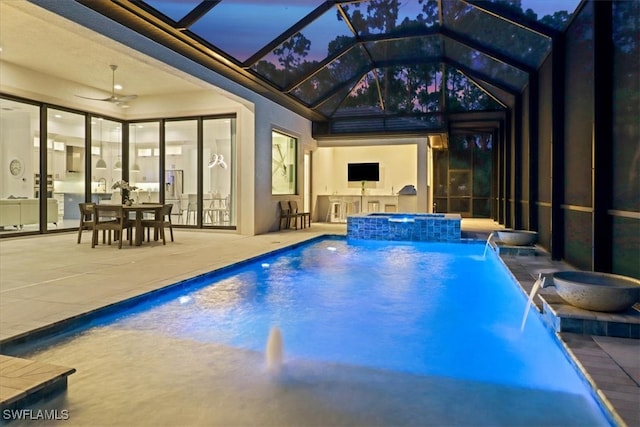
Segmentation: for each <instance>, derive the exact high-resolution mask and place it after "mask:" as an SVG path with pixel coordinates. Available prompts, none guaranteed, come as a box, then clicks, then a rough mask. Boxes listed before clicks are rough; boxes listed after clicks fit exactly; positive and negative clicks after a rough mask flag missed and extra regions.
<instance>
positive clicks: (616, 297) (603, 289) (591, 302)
mask: <svg viewBox="0 0 640 427" xmlns="http://www.w3.org/2000/svg"><path fill="white" fill-rule="evenodd" d="M550 282H552V284H550V285H551V286H554V287H555V288H556V292H557V293H558V295H560V297H562V299H563V300H565V301H566V302H568V303H569V304H571V305H573V306H575V307H579V308H583V309H585V310H591V311H604V312H619V311H626V310H628V309H629V308H631V306H633V304H635V303H636V302H637V301H638V300H639V299H640V280H638V279H634V278H631V277H626V276H619V275H616V274H608V273H596V272H590V271H559V272H556V273H553V280H552V281H550ZM547 285H549V283H547Z"/></svg>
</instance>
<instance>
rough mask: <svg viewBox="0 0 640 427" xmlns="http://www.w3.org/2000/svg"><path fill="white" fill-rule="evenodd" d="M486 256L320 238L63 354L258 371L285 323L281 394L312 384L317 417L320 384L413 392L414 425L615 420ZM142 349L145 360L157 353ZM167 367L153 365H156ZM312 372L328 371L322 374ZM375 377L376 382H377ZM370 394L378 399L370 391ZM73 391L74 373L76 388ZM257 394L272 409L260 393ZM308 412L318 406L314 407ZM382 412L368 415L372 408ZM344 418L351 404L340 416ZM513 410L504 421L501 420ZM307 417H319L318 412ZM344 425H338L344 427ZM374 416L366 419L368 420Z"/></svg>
mask: <svg viewBox="0 0 640 427" xmlns="http://www.w3.org/2000/svg"><path fill="white" fill-rule="evenodd" d="M483 251H484V245H482V244H452V243H411V244H410V243H390V242H377V241H363V240H356V241H352V240H343V239H327V240H320V241H315V242H313V243H311V244H307V245H302V246H300V247H298V248H295V249H293V250H289V251H285V252H283V253H280V254H277V255H274V256H269V257H265V258H262V259H260V260H259V261H257V262H254V263H248V264H245V265H243V266H241V267H238V268H234V269H231V270H229V271H227V272H226V273H223V274H215V275H213V276H212V277H209V278H206V277H204V278H201V279H198V280H197V281H195V282H193V283H191V284H190V285H189V286H184V287H181V288H178V289H176V290H174V291H171V292H170V293H167V294H165V295H163V296H162V297H160V298H157V299H154V300H149V301H147V302H146V303H144V304H142V305H140V306H137V307H136V308H135V309H131V310H128V311H125V312H122V313H118V314H117V315H115V316H110V317H109V318H105V319H102V320H97V321H95V322H93V325H92V326H91V327H90V328H87V329H85V330H83V331H80V332H76V333H74V334H73V335H71V336H66V337H65V338H64V339H61V341H63V343H62V344H61V345H62V348H64V349H65V351H67V352H72V351H74V350H73V348H74V347H73V346H74V342H75V341H78V342H79V343H85V344H86V343H87V342H88V341H87V340H90V339H92V337H95V338H96V339H107V338H105V337H106V336H107V335H108V336H109V338H108V340H109V345H108V346H107V347H111V346H116V347H117V346H118V344H114V343H115V342H116V341H117V339H119V338H114V337H122V336H127V337H129V336H132V335H135V336H136V337H138V338H136V340H138V339H140V338H139V337H142V336H143V337H144V338H143V339H149V340H150V341H149V342H152V343H154V344H152V346H154V345H157V347H158V352H160V353H162V354H163V356H162V357H163V358H164V359H166V358H168V357H170V356H167V355H166V353H167V352H168V351H170V350H167V349H165V346H164V344H163V343H165V342H166V343H167V344H166V347H167V348H176V349H177V348H183V349H185V348H191V347H194V346H195V347H196V348H198V349H202V348H207V349H210V348H214V347H212V346H216V347H215V348H216V349H217V348H218V347H219V346H222V347H224V348H225V349H234V350H233V351H236V352H242V353H243V354H251V355H254V356H252V357H253V359H251V360H252V361H253V362H251V363H250V364H252V365H255V364H256V360H258V361H260V360H262V359H263V356H261V355H263V354H264V351H265V345H266V339H267V336H268V334H269V329H270V328H271V327H272V326H278V327H279V328H280V330H281V332H282V336H283V340H284V367H285V369H286V372H287V375H285V377H284V378H283V379H282V382H281V383H280V384H279V386H278V387H280V389H279V390H280V392H283V393H284V392H285V391H284V390H285V389H286V390H287V391H288V392H290V393H293V394H297V397H296V399H300V396H299V394H300V393H301V392H302V390H306V389H305V387H306V386H308V387H310V389H309V390H307V391H306V393H310V394H311V393H313V394H314V399H312V400H313V402H315V403H314V404H317V402H318V401H320V400H321V401H322V402H323V405H322V406H323V408H324V409H322V410H319V409H316V410H318V411H320V412H321V413H324V412H322V411H325V412H326V411H327V409H326V407H327V406H329V407H331V408H333V405H338V403H336V402H334V401H333V400H332V401H331V403H327V401H325V400H324V399H335V397H332V398H329V397H327V396H324V395H323V397H322V399H320V398H319V397H318V396H317V394H319V393H321V392H320V391H318V390H319V389H318V387H320V390H325V389H329V388H330V387H337V388H339V389H340V390H339V391H336V392H332V393H331V394H332V395H333V396H341V395H342V393H346V392H345V391H344V389H347V390H349V392H348V393H347V394H348V395H349V396H351V397H350V398H349V399H351V401H352V405H355V406H354V407H355V408H357V407H358V406H359V405H360V403H358V402H359V400H357V399H358V398H354V397H353V396H354V393H355V396H360V394H358V393H361V394H362V395H363V396H364V395H366V397H362V399H363V401H368V400H367V399H369V400H371V401H373V402H377V401H379V400H376V399H384V400H385V401H389V400H390V399H391V397H389V396H386V397H381V396H382V395H384V393H387V392H389V393H391V392H392V391H393V390H396V389H398V390H400V389H401V390H402V391H401V392H400V391H396V392H394V396H401V395H402V394H404V393H409V394H410V395H411V396H412V397H411V399H416V396H418V400H417V402H421V401H422V400H423V399H427V400H425V402H424V403H420V404H419V405H418V404H417V403H416V405H417V406H418V408H413V409H407V408H404V409H401V410H402V411H409V412H411V411H414V415H415V414H417V415H415V417H417V419H412V420H413V421H412V422H410V423H417V424H428V423H423V421H424V418H420V417H423V415H422V413H421V411H426V412H427V414H426V415H424V416H427V417H432V416H434V417H436V418H434V419H433V420H432V421H433V424H434V425H468V423H469V420H470V419H476V418H473V417H474V416H472V415H469V417H470V418H461V419H460V420H457V419H455V416H454V415H448V414H451V411H450V410H449V409H450V408H448V409H447V410H446V411H445V412H443V413H442V415H437V409H435V407H438V408H440V407H444V406H446V405H452V404H453V403H452V402H455V404H457V405H462V406H464V405H465V404H466V403H465V400H469V403H468V404H469V408H471V409H468V410H469V411H470V412H473V411H483V412H484V411H486V413H483V414H482V415H481V416H482V417H485V419H486V420H488V425H500V424H502V425H510V422H511V421H513V422H516V423H517V424H520V425H534V424H536V423H545V424H547V425H550V424H548V423H559V424H558V425H609V423H608V421H607V418H606V417H605V415H604V414H603V413H602V411H601V410H600V408H599V406H598V404H597V402H596V401H595V400H594V399H593V397H592V393H591V391H590V390H589V388H588V387H587V386H586V385H585V383H584V381H583V380H582V378H581V377H580V376H579V375H578V373H577V372H576V370H575V368H574V367H573V366H572V365H571V363H570V362H569V360H568V359H567V357H566V356H565V354H564V353H563V352H562V351H561V349H560V348H559V346H558V344H557V343H556V341H555V339H554V338H553V336H552V335H551V334H550V332H549V331H547V330H546V329H545V328H544V326H543V324H542V322H541V321H540V319H539V318H538V316H537V315H536V314H535V313H533V312H532V313H530V318H529V319H528V321H527V323H526V327H525V329H524V331H521V330H520V324H521V319H522V315H523V312H524V308H525V303H526V297H525V295H524V294H523V293H522V291H521V290H520V289H519V288H518V286H517V284H516V283H515V282H514V281H513V279H512V278H511V276H510V275H509V273H508V272H507V270H506V269H505V268H504V266H503V265H502V264H501V263H500V261H499V260H498V259H497V258H496V257H495V255H494V254H493V253H490V254H489V256H487V258H486V259H485V258H484V257H483ZM169 343H170V344H169ZM55 345H56V344H55V343H54V344H53V346H50V345H49V344H47V346H46V347H44V348H39V349H36V350H31V351H30V353H31V354H30V355H31V357H38V355H40V354H46V352H47V351H50V350H47V348H49V349H51V348H55ZM79 345H81V344H79ZM92 345H93V347H94V348H96V347H99V346H100V345H101V344H92ZM122 346H123V347H126V348H125V349H123V354H127V355H129V356H134V355H135V356H137V355H138V353H136V351H134V350H132V348H134V346H135V344H132V343H131V342H127V344H126V345H122ZM161 348H162V349H163V350H160V349H161ZM140 351H141V352H144V357H149V358H152V357H154V356H153V355H152V354H149V352H148V351H146V350H140ZM184 351H185V355H183V356H182V357H183V358H188V357H194V359H193V362H192V363H193V365H194V366H192V367H190V368H191V369H194V372H200V373H201V372H202V370H203V369H205V370H211V369H214V370H215V368H212V366H211V364H212V363H213V362H211V360H212V359H211V358H209V359H208V358H207V355H206V351H205V352H201V350H195V351H191V350H190V351H189V352H187V351H186V350H184ZM207 351H209V350H207ZM211 351H212V353H211V354H217V355H218V356H215V357H216V358H219V360H223V359H224V358H223V357H222V356H220V355H219V353H218V350H215V351H213V350H211ZM53 353H54V354H55V353H56V352H55V350H54V351H53ZM114 353H116V351H115V350H114ZM186 354H189V355H191V356H186ZM196 354H197V356H195V355H196ZM201 358H204V360H209V361H208V362H206V367H198V365H197V364H198V363H202V362H199V360H200V359H201ZM212 358H213V356H212ZM184 360H186V359H184ZM224 360H226V359H224ZM53 361H56V360H55V359H53ZM67 363H80V362H72V361H69V362H67ZM155 363H156V362H151V361H147V364H148V365H152V366H153V365H154V364H155ZM158 363H162V362H158ZM220 363H222V362H220ZM235 363H240V364H245V368H246V364H247V362H246V361H244V362H241V361H238V359H233V360H232V361H226V362H224V370H225V371H226V372H228V371H238V372H239V370H242V368H240V367H238V366H234V364H235ZM309 365H313V366H322V368H314V369H313V370H312V373H311V371H309V370H308V366H309ZM338 367H339V368H338ZM87 369H89V368H87ZM158 370H161V369H158ZM336 370H337V371H339V372H336ZM79 371H80V370H79ZM250 371H251V374H250V375H249V374H247V375H246V376H251V377H252V378H253V379H252V380H251V381H249V380H247V378H245V379H244V380H245V381H248V382H249V383H252V381H253V382H255V383H256V384H257V383H260V381H261V380H260V378H262V377H261V373H260V370H259V369H256V367H255V366H253V367H252V368H251V370H250ZM353 372H357V374H356V373H353ZM150 375H157V372H155V373H152V374H150ZM184 375H185V376H189V375H188V374H184ZM220 375H223V374H220ZM224 375H228V373H227V374H224ZM239 375H240V374H239ZM243 375H245V374H242V375H240V376H241V377H243ZM377 375H378V376H377ZM224 378H226V376H225V377H224ZM243 378H244V377H243ZM346 378H349V379H346ZM354 378H356V379H354ZM368 378H377V379H376V380H374V381H373V383H374V385H372V384H369V383H368V382H367V381H370V380H369V379H368ZM380 378H383V379H380ZM181 380H182V377H181ZM193 381H197V380H195V379H194V380H193ZM216 381H218V382H220V381H221V380H220V379H219V378H218V379H216ZM233 381H242V380H238V379H233ZM345 381H346V382H348V384H347V385H344V384H343V382H345ZM376 382H379V384H378V385H375V383H376ZM414 383H415V384H414ZM301 384H305V387H303V386H302V385H301ZM319 384H320V385H319ZM336 384H337V385H336ZM354 384H357V385H354ZM380 384H387V385H386V386H384V387H383V386H381V385H380ZM452 384H454V385H452ZM189 387H191V388H193V387H194V385H193V384H190V385H189ZM287 387H292V388H291V389H287ZM371 387H373V388H374V389H376V390H377V392H376V393H380V395H378V394H376V395H375V397H372V396H369V395H368V394H367V393H372V392H371V390H369V389H370V388H371ZM378 387H381V389H380V390H378ZM73 388H74V384H73V378H71V379H70V390H73ZM257 388H259V387H257ZM387 388H388V389H387ZM227 390H228V388H227ZM354 390H360V391H358V392H354ZM444 390H451V391H450V393H451V397H450V399H451V401H446V402H442V401H438V402H437V403H433V401H432V400H428V399H432V398H433V396H431V397H429V395H434V394H438V393H440V392H442V393H443V394H446V392H445V391H444ZM243 392H244V391H243ZM265 396H266V394H265ZM287 396H289V395H287ZM271 398H272V397H271ZM439 398H442V397H439ZM237 399H239V400H241V401H242V399H245V398H244V397H239V398H237ZM251 399H255V400H257V401H259V402H261V400H260V399H261V398H256V397H255V396H252V397H251ZM265 399H267V400H268V399H269V398H267V397H265ZM283 399H284V398H283ZM509 399H514V400H516V401H517V403H516V405H524V406H523V409H522V410H516V409H513V408H511V407H512V406H514V403H512V402H511V401H510V400H509ZM405 400H407V401H408V400H409V399H405ZM475 400H477V402H475ZM429 402H431V403H429ZM344 404H345V403H344V402H340V403H339V405H344ZM406 404H407V403H401V402H398V403H397V405H401V406H402V405H406ZM297 405H298V406H297V407H299V406H300V405H302V404H301V403H297ZM304 405H310V403H309V402H307V401H305V403H304ZM362 405H364V404H362ZM430 405H431V406H430ZM501 405H502V406H501ZM370 406H371V405H369V406H368V407H369V409H368V411H372V409H371V408H370ZM374 406H375V405H374ZM454 406H455V405H454ZM425 408H430V409H428V410H427V409H425ZM334 409H335V408H333V409H332V410H331V413H332V414H335V412H336V411H334ZM393 410H395V411H398V409H397V408H395V409H393ZM230 411H232V410H230ZM240 411H246V407H244V409H241V410H240ZM345 411H346V409H345V408H342V407H341V411H339V412H340V413H344V412H345ZM381 411H382V409H381ZM389 411H392V409H389ZM509 411H513V413H511V412H509ZM554 411H555V412H554ZM232 412H233V411H232ZM346 412H349V411H346ZM264 413H265V412H264V410H263V412H260V414H264ZM461 413H464V410H462V412H461ZM286 414H288V413H286ZM501 414H502V416H504V417H505V418H506V420H502V421H500V419H499V418H493V417H499V416H501ZM279 415H280V416H282V414H281V413H279ZM255 416H262V415H255ZM291 416H292V417H294V415H291ZM341 416H345V417H347V415H344V414H343V415H341ZM354 416H355V415H353V414H350V415H348V417H347V421H345V422H344V423H345V424H349V423H352V422H354V419H353V418H350V417H354ZM386 416H388V417H389V418H385V417H386ZM403 416H404V415H403ZM477 416H478V415H476V417H477ZM306 417H307V418H304V419H305V420H309V419H313V418H312V417H311V418H309V414H308V413H307V415H306ZM322 417H326V414H325V415H322ZM322 417H321V419H322V420H325V421H326V420H327V418H322ZM394 417H395V418H394ZM397 417H399V415H393V412H389V413H386V412H385V414H381V415H380V416H379V418H377V419H378V420H382V421H385V422H383V424H387V423H388V422H389V421H390V422H395V421H399V420H400V418H397ZM437 417H454V418H447V419H446V420H443V419H441V418H437ZM518 417H521V418H522V419H520V418H518ZM429 419H431V418H429ZM251 420H252V421H255V419H254V418H251ZM287 420H288V422H293V423H294V424H298V422H297V421H291V420H290V419H287ZM340 420H341V418H340V419H338V421H336V422H335V424H341V422H339V421H340ZM492 420H493V421H492ZM227 421H228V420H227ZM236 421H237V418H234V421H233V422H236ZM369 421H370V420H362V419H360V418H355V422H358V423H361V422H365V423H369ZM240 423H242V422H241V421H240ZM258 423H259V424H260V422H258ZM400 423H401V424H402V423H403V422H400ZM374 424H375V423H374ZM481 424H484V423H482V422H479V421H478V425H481ZM554 425H555V424H554Z"/></svg>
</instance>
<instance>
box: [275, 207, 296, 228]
mask: <svg viewBox="0 0 640 427" xmlns="http://www.w3.org/2000/svg"><path fill="white" fill-rule="evenodd" d="M279 204H280V222H279V223H278V230H282V221H285V224H286V226H285V228H291V220H292V219H293V220H294V221H295V220H296V216H295V215H293V214H292V212H291V206H290V205H289V202H288V201H287V200H280V203H279ZM297 228H298V223H297V221H296V229H297Z"/></svg>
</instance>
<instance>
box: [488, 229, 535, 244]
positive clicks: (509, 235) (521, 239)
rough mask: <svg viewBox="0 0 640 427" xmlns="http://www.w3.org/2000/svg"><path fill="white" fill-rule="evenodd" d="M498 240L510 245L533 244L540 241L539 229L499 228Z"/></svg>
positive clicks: (497, 232)
mask: <svg viewBox="0 0 640 427" xmlns="http://www.w3.org/2000/svg"><path fill="white" fill-rule="evenodd" d="M495 233H496V235H497V237H498V240H500V242H502V243H503V244H505V245H508V246H531V245H534V244H535V243H536V242H537V241H538V232H537V231H527V230H497V231H496V232H495Z"/></svg>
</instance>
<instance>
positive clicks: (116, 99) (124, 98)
mask: <svg viewBox="0 0 640 427" xmlns="http://www.w3.org/2000/svg"><path fill="white" fill-rule="evenodd" d="M109 68H111V73H112V77H111V96H109V97H107V98H90V97H88V96H82V95H76V96H77V97H79V98H84V99H91V100H93V101H106V102H111V103H113V104H116V105H118V106H120V107H122V108H128V107H129V105H127V102H129V101H133V100H134V99H136V98H137V97H138V95H116V70H117V69H118V66H117V65H109Z"/></svg>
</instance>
